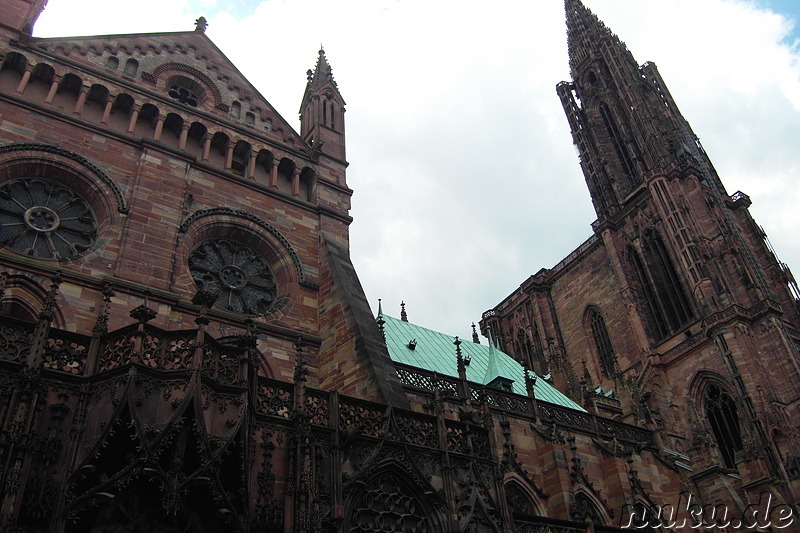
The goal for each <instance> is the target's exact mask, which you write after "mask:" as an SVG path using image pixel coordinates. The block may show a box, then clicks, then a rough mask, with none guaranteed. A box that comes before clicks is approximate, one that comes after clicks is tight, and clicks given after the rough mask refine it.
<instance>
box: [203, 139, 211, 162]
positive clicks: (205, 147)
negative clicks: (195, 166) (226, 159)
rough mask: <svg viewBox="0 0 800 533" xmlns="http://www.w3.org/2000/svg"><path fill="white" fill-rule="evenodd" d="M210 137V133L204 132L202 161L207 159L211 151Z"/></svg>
mask: <svg viewBox="0 0 800 533" xmlns="http://www.w3.org/2000/svg"><path fill="white" fill-rule="evenodd" d="M211 138H212V135H211V134H210V133H206V136H205V138H204V139H203V157H202V160H203V161H208V154H209V153H210V152H211Z"/></svg>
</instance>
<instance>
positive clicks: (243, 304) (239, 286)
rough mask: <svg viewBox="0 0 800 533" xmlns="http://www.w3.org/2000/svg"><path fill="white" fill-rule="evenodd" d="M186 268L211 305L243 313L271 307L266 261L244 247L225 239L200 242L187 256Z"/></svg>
mask: <svg viewBox="0 0 800 533" xmlns="http://www.w3.org/2000/svg"><path fill="white" fill-rule="evenodd" d="M189 271H190V272H191V273H192V279H194V282H195V283H196V284H197V287H198V288H199V289H201V290H204V291H206V292H208V293H210V294H211V295H212V298H213V299H214V305H217V306H219V307H222V308H224V309H227V310H229V311H233V312H235V313H242V314H247V315H259V314H264V313H268V312H269V311H270V309H271V308H272V304H273V301H274V300H275V295H276V286H275V276H273V274H272V271H271V270H270V268H269V265H268V264H267V260H266V259H264V257H262V256H261V255H260V254H258V253H257V252H256V251H255V250H253V249H252V248H250V247H248V246H245V245H243V244H239V243H236V242H232V241H229V240H225V239H216V240H209V241H205V242H203V243H200V244H199V245H198V246H197V247H196V248H195V249H194V250H192V253H191V254H190V255H189Z"/></svg>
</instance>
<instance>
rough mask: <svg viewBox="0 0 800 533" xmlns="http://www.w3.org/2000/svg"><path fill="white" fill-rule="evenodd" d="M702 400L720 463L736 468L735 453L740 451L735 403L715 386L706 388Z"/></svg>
mask: <svg viewBox="0 0 800 533" xmlns="http://www.w3.org/2000/svg"><path fill="white" fill-rule="evenodd" d="M704 400H705V412H706V418H707V419H708V422H709V424H710V425H711V431H712V432H713V433H714V439H715V440H716V441H717V447H718V449H719V453H720V455H722V462H723V463H724V464H725V466H727V467H728V468H736V452H739V451H741V450H742V435H741V431H740V430H739V415H738V412H737V409H736V403H735V402H734V401H733V398H731V396H730V394H728V393H727V392H725V391H724V390H722V389H721V388H720V387H718V386H717V385H716V384H711V385H709V386H708V388H707V389H706V393H705V398H704Z"/></svg>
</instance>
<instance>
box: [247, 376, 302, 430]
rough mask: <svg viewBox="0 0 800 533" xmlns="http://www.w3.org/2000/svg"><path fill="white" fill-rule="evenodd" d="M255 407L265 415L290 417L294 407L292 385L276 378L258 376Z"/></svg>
mask: <svg viewBox="0 0 800 533" xmlns="http://www.w3.org/2000/svg"><path fill="white" fill-rule="evenodd" d="M256 409H257V410H258V412H260V413H262V414H265V415H272V416H278V417H281V418H285V419H287V420H288V419H290V418H291V417H292V411H293V409H294V386H293V385H292V384H291V383H284V382H283V381H278V380H276V379H268V378H259V380H258V387H257V389H256Z"/></svg>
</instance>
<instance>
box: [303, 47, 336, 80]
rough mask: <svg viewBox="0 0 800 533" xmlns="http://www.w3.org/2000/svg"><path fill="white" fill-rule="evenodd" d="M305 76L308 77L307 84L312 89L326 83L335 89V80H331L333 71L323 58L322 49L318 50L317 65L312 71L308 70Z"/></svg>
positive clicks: (323, 52)
mask: <svg viewBox="0 0 800 533" xmlns="http://www.w3.org/2000/svg"><path fill="white" fill-rule="evenodd" d="M306 74H307V75H308V84H309V86H310V87H311V88H313V89H318V88H320V87H322V86H323V85H325V84H326V83H328V82H330V83H331V84H332V85H333V86H334V87H336V80H334V79H333V69H332V68H331V65H330V64H329V63H328V58H326V57H325V50H324V49H323V48H322V47H320V49H319V56H318V57H317V65H316V66H315V67H314V71H313V72H312V71H310V70H309V71H308V72H307V73H306Z"/></svg>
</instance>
